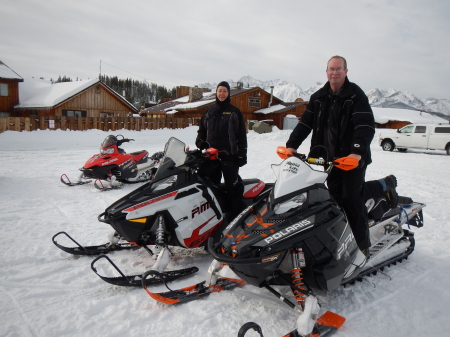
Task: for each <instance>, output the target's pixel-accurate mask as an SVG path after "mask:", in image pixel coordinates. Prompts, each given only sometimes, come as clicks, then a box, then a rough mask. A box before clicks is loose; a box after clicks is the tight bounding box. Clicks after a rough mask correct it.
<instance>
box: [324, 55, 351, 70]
mask: <svg viewBox="0 0 450 337" xmlns="http://www.w3.org/2000/svg"><path fill="white" fill-rule="evenodd" d="M332 59H342V60H343V61H344V69H347V60H346V59H345V58H343V57H342V56H339V55H334V56H332V57H331V58H330V59H329V60H328V62H327V69H328V63H330V61H331V60H332Z"/></svg>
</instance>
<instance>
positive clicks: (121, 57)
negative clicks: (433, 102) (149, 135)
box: [0, 0, 450, 99]
mask: <svg viewBox="0 0 450 337" xmlns="http://www.w3.org/2000/svg"><path fill="white" fill-rule="evenodd" d="M0 6H1V8H2V15H1V16H2V18H1V20H0V28H1V30H2V31H3V32H8V33H6V34H1V36H0V60H1V61H3V62H4V63H6V64H7V65H8V66H9V67H11V68H12V69H13V70H15V71H16V72H17V73H18V74H19V75H21V76H22V77H23V78H26V77H33V76H34V77H44V78H46V79H50V78H53V79H57V78H58V76H64V75H65V76H69V77H70V78H72V79H76V78H79V79H89V78H93V77H97V76H98V74H99V73H100V71H101V73H102V74H104V75H108V76H118V77H119V78H133V79H136V80H141V81H143V80H146V81H148V82H153V83H157V84H159V85H164V86H166V87H174V86H177V85H186V86H193V85H198V84H202V83H208V82H209V83H218V82H219V81H221V80H233V81H237V80H239V79H240V78H241V77H242V76H246V75H249V76H251V77H253V78H255V79H258V80H262V81H267V80H274V79H282V80H286V81H288V82H292V83H295V84H297V85H299V86H300V87H301V88H302V89H304V90H306V89H308V88H310V87H311V86H313V85H314V84H315V83H316V82H325V80H326V73H325V69H326V64H327V61H328V59H329V58H330V57H331V56H333V55H342V56H344V57H345V58H346V59H347V61H348V69H349V72H348V77H349V79H350V81H352V82H355V83H357V84H358V85H359V86H360V87H361V88H362V89H363V90H364V91H366V92H367V91H369V90H370V89H373V88H379V89H388V88H394V89H396V90H399V91H409V92H411V93H413V94H415V95H416V96H417V97H419V98H421V99H425V98H429V97H433V98H439V99H450V94H449V92H448V78H449V75H450V62H448V55H449V54H450V44H449V43H448V40H449V37H450V21H449V20H448V17H449V15H450V2H448V1H446V0H436V1H423V0H396V1H392V0H361V1H358V0H349V1H345V2H336V1H330V0H323V1H299V0H280V1H276V2H274V1H269V0H247V1H239V0H228V1H224V0H217V1H212V0H208V1H206V0H196V1H182V0H173V1H156V0H149V1H138V0H130V1H127V2H123V1H118V0H91V1H86V0H82V1H76V2H75V1H57V0H49V1H39V0H17V1H9V0H0Z"/></svg>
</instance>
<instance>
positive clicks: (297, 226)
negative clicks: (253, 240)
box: [264, 219, 311, 243]
mask: <svg viewBox="0 0 450 337" xmlns="http://www.w3.org/2000/svg"><path fill="white" fill-rule="evenodd" d="M310 224H311V221H309V220H308V219H306V220H303V221H301V222H297V223H296V224H293V225H291V226H289V227H287V228H285V229H283V230H281V231H279V232H277V233H275V234H273V235H271V236H269V237H267V238H265V239H264V241H266V243H272V242H274V241H277V240H279V239H282V238H284V237H286V236H288V235H290V234H292V233H295V232H297V231H298V230H300V229H302V228H304V227H305V226H308V225H310Z"/></svg>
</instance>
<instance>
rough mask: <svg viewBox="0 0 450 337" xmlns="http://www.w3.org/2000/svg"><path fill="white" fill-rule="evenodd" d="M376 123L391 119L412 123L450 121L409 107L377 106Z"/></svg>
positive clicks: (375, 110)
mask: <svg viewBox="0 0 450 337" xmlns="http://www.w3.org/2000/svg"><path fill="white" fill-rule="evenodd" d="M372 111H373V115H374V118H375V123H378V124H386V123H388V122H389V121H399V122H410V123H448V122H449V121H448V120H446V119H443V118H440V117H438V116H435V115H432V114H429V113H426V112H422V111H417V110H408V109H394V108H376V107H372Z"/></svg>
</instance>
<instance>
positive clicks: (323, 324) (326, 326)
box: [237, 311, 346, 337]
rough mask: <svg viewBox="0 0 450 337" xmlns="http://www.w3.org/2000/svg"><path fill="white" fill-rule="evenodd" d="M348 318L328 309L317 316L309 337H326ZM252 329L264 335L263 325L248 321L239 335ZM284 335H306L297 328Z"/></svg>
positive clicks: (239, 336) (297, 336) (288, 336)
mask: <svg viewBox="0 0 450 337" xmlns="http://www.w3.org/2000/svg"><path fill="white" fill-rule="evenodd" d="M345 321H346V319H345V318H344V317H342V316H340V315H338V314H335V313H334V312H331V311H327V312H325V313H324V314H323V315H322V316H320V317H319V318H317V320H316V324H315V325H314V328H313V331H312V333H311V334H310V335H309V336H308V337H326V336H330V335H331V334H333V333H334V332H336V331H337V330H338V329H339V328H340V327H341V326H342V325H343V324H344V323H345ZM250 329H253V330H254V331H256V332H258V333H259V335H260V336H261V337H264V335H263V333H262V329H261V327H260V326H259V325H258V324H257V323H254V322H247V323H245V324H244V325H242V326H241V328H240V329H239V332H238V335H237V337H244V336H245V334H246V332H247V331H248V330H250ZM283 337H304V336H302V335H300V334H299V333H298V331H297V329H295V330H293V331H291V332H289V333H288V334H287V335H284V336H283Z"/></svg>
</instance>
